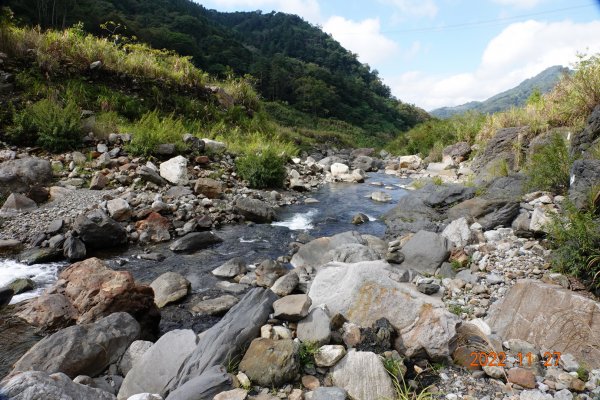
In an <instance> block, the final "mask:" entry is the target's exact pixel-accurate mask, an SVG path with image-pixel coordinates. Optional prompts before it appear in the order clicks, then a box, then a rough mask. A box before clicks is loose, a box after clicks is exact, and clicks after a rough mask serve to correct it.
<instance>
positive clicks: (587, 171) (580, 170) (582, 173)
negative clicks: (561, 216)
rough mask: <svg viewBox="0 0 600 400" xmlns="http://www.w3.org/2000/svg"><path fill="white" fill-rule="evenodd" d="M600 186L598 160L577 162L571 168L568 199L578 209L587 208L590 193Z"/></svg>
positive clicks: (599, 163)
mask: <svg viewBox="0 0 600 400" xmlns="http://www.w3.org/2000/svg"><path fill="white" fill-rule="evenodd" d="M599 184H600V160H577V161H575V162H574V163H573V167H572V168H571V185H570V186H569V199H570V200H571V201H572V202H573V203H574V204H575V206H576V207H577V208H579V209H583V208H585V207H588V206H589V203H590V195H591V194H590V191H591V190H592V189H593V188H597V187H598V185H599Z"/></svg>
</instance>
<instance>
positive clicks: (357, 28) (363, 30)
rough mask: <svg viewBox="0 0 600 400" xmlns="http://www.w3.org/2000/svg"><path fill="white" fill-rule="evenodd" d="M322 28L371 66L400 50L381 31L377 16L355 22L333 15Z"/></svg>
mask: <svg viewBox="0 0 600 400" xmlns="http://www.w3.org/2000/svg"><path fill="white" fill-rule="evenodd" d="M323 30H324V31H325V32H327V33H330V34H331V35H332V36H333V37H334V39H336V40H337V41H338V42H340V43H341V45H342V46H344V47H345V48H346V49H348V50H350V51H352V52H354V53H356V54H358V58H359V59H360V61H362V62H365V63H368V64H369V65H371V66H373V65H375V64H377V63H379V62H381V61H383V60H385V59H387V58H389V57H391V56H394V55H396V54H397V53H398V51H399V50H400V48H399V46H398V44H397V43H396V42H394V41H393V40H391V39H389V38H387V37H385V36H384V35H383V34H382V33H381V24H380V22H379V19H377V18H374V19H365V20H363V21H358V22H357V21H352V20H348V19H345V18H344V17H339V16H334V17H331V18H329V20H327V22H325V23H324V24H323ZM414 51H418V49H416V50H413V52H414Z"/></svg>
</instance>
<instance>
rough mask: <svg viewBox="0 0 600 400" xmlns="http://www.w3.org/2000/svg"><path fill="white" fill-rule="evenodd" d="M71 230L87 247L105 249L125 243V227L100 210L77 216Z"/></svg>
mask: <svg viewBox="0 0 600 400" xmlns="http://www.w3.org/2000/svg"><path fill="white" fill-rule="evenodd" d="M73 230H74V231H75V232H77V235H78V236H79V238H80V239H81V240H82V241H83V243H85V246H86V248H88V249H107V248H113V247H119V246H123V245H125V244H126V243H127V232H126V231H125V228H123V227H122V226H121V225H119V223H118V222H116V221H115V220H113V219H112V218H110V217H109V216H108V215H106V214H105V213H104V212H102V211H100V210H96V211H92V212H89V213H87V214H82V215H80V216H79V217H77V219H75V223H74V224H73Z"/></svg>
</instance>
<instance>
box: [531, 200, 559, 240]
mask: <svg viewBox="0 0 600 400" xmlns="http://www.w3.org/2000/svg"><path fill="white" fill-rule="evenodd" d="M556 214H557V210H556V208H554V207H553V206H545V205H539V206H537V207H535V209H534V210H533V212H532V213H531V221H530V222H529V230H530V231H533V232H545V233H548V231H549V230H550V226H551V224H552V215H556Z"/></svg>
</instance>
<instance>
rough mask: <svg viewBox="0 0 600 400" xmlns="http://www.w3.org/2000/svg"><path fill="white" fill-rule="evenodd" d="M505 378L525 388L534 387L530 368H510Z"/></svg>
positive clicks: (533, 378)
mask: <svg viewBox="0 0 600 400" xmlns="http://www.w3.org/2000/svg"><path fill="white" fill-rule="evenodd" d="M507 377H508V378H507V380H508V381H509V382H511V383H514V384H516V385H519V386H521V387H523V388H525V389H535V386H536V382H535V374H534V373H533V372H532V371H531V370H530V369H525V368H511V369H509V370H508V374H507Z"/></svg>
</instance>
